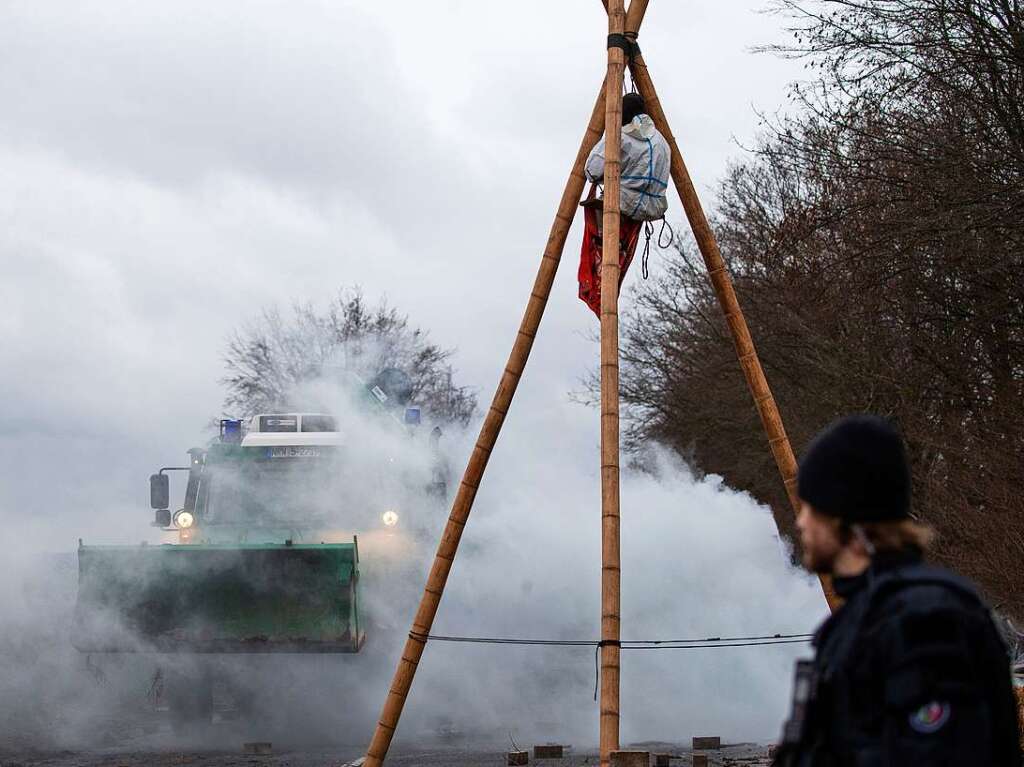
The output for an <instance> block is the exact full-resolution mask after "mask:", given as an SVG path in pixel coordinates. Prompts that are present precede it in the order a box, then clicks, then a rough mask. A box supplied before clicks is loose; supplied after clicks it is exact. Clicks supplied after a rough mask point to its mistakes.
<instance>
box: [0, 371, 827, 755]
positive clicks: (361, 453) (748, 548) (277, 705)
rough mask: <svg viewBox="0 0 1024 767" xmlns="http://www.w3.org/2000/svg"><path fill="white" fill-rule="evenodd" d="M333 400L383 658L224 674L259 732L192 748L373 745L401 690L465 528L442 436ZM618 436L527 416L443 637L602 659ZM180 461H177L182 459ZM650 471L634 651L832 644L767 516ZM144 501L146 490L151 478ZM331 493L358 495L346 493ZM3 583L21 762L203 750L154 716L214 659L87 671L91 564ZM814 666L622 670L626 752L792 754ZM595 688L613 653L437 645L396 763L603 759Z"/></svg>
mask: <svg viewBox="0 0 1024 767" xmlns="http://www.w3.org/2000/svg"><path fill="white" fill-rule="evenodd" d="M316 395H317V397H318V398H319V399H320V401H323V402H325V403H326V404H325V406H327V407H330V408H331V409H333V410H334V411H335V412H337V413H338V414H339V417H340V424H341V425H340V429H341V430H342V431H343V433H345V435H346V437H345V439H346V444H347V445H348V446H349V448H350V449H349V450H348V451H347V454H348V455H350V456H351V459H352V461H353V467H352V468H353V469H354V470H351V471H347V472H346V474H345V486H346V491H345V492H346V493H348V494H350V495H349V496H347V497H349V498H350V499H351V500H350V503H349V505H348V508H350V509H351V510H352V511H353V518H355V517H358V524H353V525H352V532H356V533H360V549H361V559H362V562H361V569H362V574H363V581H362V584H361V588H362V593H361V599H362V607H363V611H364V614H365V615H366V620H367V622H368V624H369V629H368V633H369V638H368V642H367V646H366V648H365V649H364V650H363V652H361V653H359V654H358V655H354V656H340V657H339V656H312V657H296V656H287V657H285V656H273V655H265V656H254V657H240V656H228V657H222V658H213V659H205V660H204V661H203V662H206V661H209V662H210V663H211V664H212V665H211V668H213V669H214V673H215V675H216V678H217V679H219V680H227V681H228V682H231V686H232V687H233V689H234V691H235V694H236V697H238V694H239V693H238V691H239V690H243V691H244V693H243V697H245V698H246V699H248V700H249V702H250V704H251V705H250V706H249V708H248V709H246V710H245V711H242V712H241V713H236V714H235V715H233V716H234V717H235V718H236V719H237V720H238V721H235V722H233V723H225V724H223V725H222V729H221V730H220V731H219V733H220V734H218V731H217V730H216V728H214V730H213V731H209V732H203V733H198V732H192V733H188V737H190V738H192V739H197V740H202V739H203V738H211V737H212V738H213V739H214V740H213V741H210V742H218V738H221V739H223V738H227V739H228V740H229V741H230V742H231V743H233V744H235V745H237V742H238V739H240V738H241V739H249V740H252V739H274V740H275V741H281V740H285V741H290V742H293V743H307V744H308V743H318V742H327V741H333V742H337V741H339V740H340V741H343V742H347V743H360V744H361V743H364V742H367V741H368V738H369V735H370V733H371V728H372V725H373V722H374V721H375V719H376V716H377V713H378V711H379V707H380V705H381V703H382V702H383V699H384V695H385V693H386V690H387V688H388V686H389V684H390V680H391V675H392V673H393V671H394V665H395V663H396V661H397V659H398V655H399V651H400V648H401V646H402V643H403V641H404V638H405V634H406V632H407V631H408V628H409V625H410V622H411V618H412V613H413V611H414V609H415V606H416V603H417V601H418V598H419V595H420V593H421V590H422V586H423V583H424V580H425V576H426V572H427V570H428V568H429V565H430V562H431V559H432V557H433V552H434V549H435V546H436V541H437V539H438V536H439V534H440V531H441V529H442V528H443V525H444V521H445V518H446V514H447V506H446V505H445V504H444V503H434V502H430V501H429V500H428V499H427V498H426V496H425V495H424V494H423V493H422V492H420V491H419V490H418V488H421V487H422V485H421V484H420V483H421V482H422V480H423V479H424V478H425V477H427V476H429V463H430V461H428V460H426V459H425V458H424V456H426V455H427V451H426V449H425V445H426V443H427V439H426V435H425V434H424V433H423V432H420V433H415V434H412V435H410V434H409V432H408V430H406V429H405V428H404V427H401V428H395V424H394V423H392V422H389V421H387V420H386V419H383V420H382V419H381V418H380V417H379V415H374V414H368V413H369V411H365V410H363V409H361V408H359V407H356V406H353V403H352V400H351V398H350V397H349V396H348V395H347V394H344V395H343V394H341V393H339V391H338V390H337V389H335V388H334V387H333V386H332V385H329V384H324V383H321V384H318V388H317V391H316ZM597 422H598V415H597V413H596V412H595V411H593V410H590V409H587V408H583V407H580V406H578V405H574V404H571V403H569V402H568V401H566V398H565V397H564V395H563V394H562V393H561V392H557V391H555V392H542V391H539V390H537V389H529V390H527V391H526V392H525V396H521V399H520V400H518V401H516V402H515V403H514V405H513V408H512V410H511V412H510V414H509V417H508V420H507V422H506V425H505V428H504V431H503V433H502V435H501V437H500V439H499V442H498V445H497V447H496V449H495V451H494V453H493V455H492V458H491V462H490V466H489V468H488V470H487V473H486V475H485V478H484V481H483V484H482V485H481V488H480V492H479V494H478V496H477V499H476V503H475V507H474V510H473V514H472V516H471V518H470V521H469V524H468V525H467V527H466V531H465V534H464V537H463V540H462V545H461V549H460V552H459V555H458V557H457V559H456V562H455V566H454V568H453V570H452V574H451V578H450V580H449V583H448V588H447V591H446V593H445V597H444V600H443V602H442V604H441V609H440V612H439V614H438V617H437V621H436V623H435V626H434V633H435V634H442V635H469V636H485V637H516V638H555V639H580V640H594V639H597V638H599V634H600V621H599V617H600V598H599V595H600V486H599V472H598V466H599V460H598V435H597V428H596V427H597ZM382 423H387V426H386V427H382ZM477 426H478V424H474V425H473V426H472V427H471V428H470V429H468V430H466V431H465V432H460V431H454V430H449V431H448V432H447V433H446V434H445V436H444V437H443V439H442V440H441V450H442V452H443V456H444V458H445V460H446V462H447V463H448V464H449V465H450V466H451V467H453V469H454V471H453V473H452V475H451V476H450V477H449V501H450V497H451V495H452V494H453V493H454V490H455V488H456V486H457V483H458V480H459V479H460V477H461V470H462V468H463V467H464V465H465V461H466V458H467V456H468V455H469V454H470V452H471V449H472V445H473V442H474V441H475V438H476V427H477ZM421 428H422V429H423V431H426V430H427V429H429V427H421ZM180 447H181V446H178V445H171V446H168V454H169V455H174V454H176V453H177V452H178V450H179V449H180ZM431 460H432V459H431ZM643 463H644V465H645V468H644V469H643V470H640V469H637V468H629V469H624V470H623V475H622V552H623V553H622V568H623V570H622V587H623V596H622V616H623V618H622V627H623V628H622V632H623V638H624V639H674V638H692V637H710V636H746V635H761V634H774V633H776V632H778V633H801V632H806V631H809V630H811V629H812V628H813V627H814V626H815V625H816V624H817V622H818V621H819V620H820V619H821V617H823V615H824V613H825V607H824V602H823V600H822V598H821V595H820V591H819V589H818V586H817V584H816V582H815V581H813V579H811V578H809V577H807V576H806V575H803V574H801V573H799V572H796V571H794V570H793V569H792V568H791V567H790V565H789V564H788V559H787V552H786V550H785V548H784V546H783V545H782V544H781V543H780V541H779V540H778V538H777V535H776V532H775V529H774V525H773V522H772V518H771V515H770V513H769V512H768V510H767V509H765V508H763V507H761V506H759V505H757V504H756V503H754V502H753V501H752V500H751V499H750V498H749V497H748V496H747V495H745V494H743V493H738V492H735V491H733V490H730V489H729V488H727V487H725V486H724V485H722V483H721V481H720V480H719V479H718V478H716V477H704V478H700V479H698V478H695V477H694V475H693V474H692V473H691V472H690V471H689V470H688V469H687V468H686V466H685V465H683V464H682V462H681V461H679V460H678V458H676V457H675V456H673V455H671V454H669V453H667V452H666V451H663V450H660V449H658V448H656V447H652V448H651V449H650V450H649V452H648V454H647V455H645V456H644V461H643ZM391 467H398V468H397V469H391ZM154 468H156V467H154ZM381 469H383V470H384V471H383V473H382V471H381ZM390 471H393V472H394V476H401V477H404V479H403V482H404V483H405V490H406V491H407V492H405V495H404V496H403V500H402V501H401V502H400V504H401V508H399V514H400V516H401V523H400V527H402V529H403V530H407V531H411V532H409V533H408V534H407V535H404V536H403V535H400V534H392V535H390V536H388V535H383V534H381V532H380V529H379V528H380V526H379V524H378V522H377V519H378V510H379V509H378V502H379V500H380V499H379V496H380V495H381V494H382V492H383V491H382V490H381V488H382V487H383V485H382V484H381V482H382V481H383V480H382V477H383V478H385V479H386V478H387V476H388V475H389V472H390ZM138 480H139V481H140V483H142V484H144V482H145V478H144V475H143V476H140V477H138ZM385 484H386V483H385ZM400 484H401V483H400ZM332 488H333V489H332V491H331V492H332V493H337V492H338V490H337V488H338V484H337V483H332ZM388 492H391V491H388ZM388 505H394V499H393V498H389V500H388ZM367 507H369V511H367ZM380 508H383V505H381V506H380ZM357 510H358V511H359V512H360V513H359V514H356V511H357ZM123 513H124V512H123ZM131 513H133V514H139V515H143V516H144V515H145V514H146V512H145V510H144V509H139V510H136V511H133V512H131ZM107 516H109V515H107ZM97 538H99V533H94V534H93V535H92V539H93V540H94V542H101V541H99V540H97ZM0 568H2V572H0V614H2V616H3V625H2V628H0V717H2V720H3V721H4V722H5V723H6V726H4V728H3V730H4V735H3V740H4V741H6V742H7V743H16V744H18V743H20V744H32V745H36V746H49V747H82V746H96V745H103V744H109V743H116V742H120V741H123V740H124V739H125V738H126V737H134V738H146V737H149V738H150V739H151V742H152V743H154V744H157V745H159V744H161V743H169V742H174V743H176V744H177V743H181V742H182V741H181V737H183V736H177V738H178V739H177V740H173V741H168V740H167V738H168V737H170V736H168V735H167V734H166V733H165V732H164V730H159V727H161V726H162V725H159V723H158V722H159V717H158V716H157V715H156V714H153V715H152V716H150V715H149V714H147V715H146V716H138V712H139V711H142V710H144V709H146V706H147V705H149V693H150V692H151V687H152V685H153V683H154V679H157V677H156V676H155V675H156V670H157V669H158V668H161V669H163V673H164V674H165V675H166V674H167V673H169V671H168V669H169V668H170V670H171V671H177V672H179V673H189V670H190V668H192V665H193V663H194V662H195V661H196V659H195V658H190V657H187V656H163V657H161V656H156V655H151V654H141V655H134V656H102V657H97V656H87V655H82V654H79V653H78V652H76V651H75V650H74V649H73V648H72V647H71V644H70V637H69V635H68V634H69V632H70V631H71V630H72V623H71V620H70V613H71V610H72V607H73V602H74V589H75V575H76V572H75V561H74V554H73V552H69V553H65V554H60V555H46V556H43V555H42V554H40V552H39V551H31V550H23V551H21V552H20V553H19V554H18V555H17V556H14V557H8V558H6V559H5V560H4V562H3V563H2V565H0ZM807 652H808V648H806V647H805V646H803V645H779V646H768V647H753V648H732V649H694V650H652V651H623V653H622V740H623V742H630V741H634V742H635V741H643V740H656V739H657V740H668V741H682V740H685V739H687V738H689V737H690V736H691V735H696V734H718V735H721V736H722V737H723V738H724V739H726V740H732V741H736V740H767V739H771V738H773V737H775V736H776V735H777V734H778V731H779V727H780V724H781V720H782V718H783V717H784V715H785V705H786V698H787V696H788V693H789V687H790V682H789V677H790V669H791V666H792V662H793V660H794V658H795V657H798V656H801V655H806V654H807ZM594 683H595V667H594V650H593V649H592V648H548V647H520V646H512V645H475V644H446V643H441V642H435V643H431V644H430V645H429V646H428V648H427V650H426V653H425V655H424V659H423V662H422V663H421V665H420V669H419V674H418V676H417V678H416V681H415V684H414V686H413V690H412V694H411V695H410V698H409V701H408V704H407V706H406V711H405V714H404V716H403V719H402V722H401V726H400V728H399V733H398V741H397V742H399V743H401V742H402V741H407V740H408V739H410V738H412V737H415V738H420V737H422V736H423V735H424V734H428V735H434V736H436V735H446V736H449V737H464V738H466V739H467V740H468V741H470V742H487V743H500V742H502V741H504V740H505V739H506V738H507V734H508V733H509V732H511V733H513V734H514V735H515V737H516V738H517V739H518V740H519V741H520V742H530V741H531V740H545V739H553V740H560V741H568V742H572V743H574V744H576V745H578V746H588V745H593V744H594V743H595V742H596V738H597V721H598V715H597V704H596V703H595V702H594V701H593V697H592V696H593V691H594ZM150 708H152V707H151V706H150ZM132 712H135V714H136V716H135V718H134V719H133V718H132V715H131V714H132ZM155 723H156V724H155ZM154 728H157V730H155V729H154ZM211 732H212V734H211ZM147 733H148V734H147ZM119 739H120V741H119ZM204 742H206V741H204Z"/></svg>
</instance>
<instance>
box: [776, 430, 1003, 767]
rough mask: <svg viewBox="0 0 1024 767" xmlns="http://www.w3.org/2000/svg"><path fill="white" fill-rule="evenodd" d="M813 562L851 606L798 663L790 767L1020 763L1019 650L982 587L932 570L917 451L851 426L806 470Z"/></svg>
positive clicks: (781, 756) (814, 447)
mask: <svg viewBox="0 0 1024 767" xmlns="http://www.w3.org/2000/svg"><path fill="white" fill-rule="evenodd" d="M798 488H799V494H800V498H801V508H800V512H799V515H798V517H797V527H798V529H799V532H800V541H801V544H802V547H803V563H804V566H805V567H807V568H808V569H809V570H811V571H812V572H815V573H820V574H828V575H831V576H832V578H833V581H832V582H833V585H834V588H835V591H836V593H837V595H838V596H839V597H840V598H841V599H842V600H844V603H843V605H842V606H841V607H839V608H838V609H837V610H836V611H835V612H834V613H833V614H832V616H831V617H830V618H828V619H827V620H826V621H825V623H824V624H823V625H822V626H821V628H819V629H818V632H817V633H816V635H815V639H814V648H815V657H814V660H813V661H801V662H800V663H798V664H797V675H796V682H795V684H794V696H793V710H792V712H791V716H790V719H789V721H788V722H787V723H786V725H785V727H784V729H783V736H782V742H781V744H780V746H779V749H778V752H777V754H776V758H775V765H777V766H779V767H782V766H784V767H822V766H824V765H829V766H834V767H841V766H845V765H849V766H850V767H854V766H856V767H874V766H875V765H879V766H881V765H886V766H887V767H890V766H891V767H904V766H906V767H918V766H920V767H931V766H932V765H970V766H971V767H990V766H993V767H994V766H996V765H998V767H1010V766H1012V767H1019V766H1020V764H1021V755H1020V750H1019V749H1020V747H1019V744H1018V724H1017V709H1016V703H1015V700H1014V696H1013V689H1012V681H1011V676H1010V661H1009V657H1008V654H1007V649H1006V646H1005V644H1004V643H1003V641H1002V639H1001V638H1000V636H999V634H998V632H997V630H996V628H995V626H994V624H993V622H992V618H991V615H990V614H989V611H988V609H987V608H986V606H985V605H984V603H983V602H982V601H981V599H980V598H979V596H978V594H977V592H976V591H975V589H974V587H973V586H972V585H971V584H970V583H968V582H967V581H965V580H963V579H962V578H959V577H957V576H956V575H953V574H952V573H950V572H948V571H946V570H943V569H941V568H938V567H933V566H930V565H927V564H925V563H924V561H923V559H922V555H923V553H924V551H925V549H927V547H928V544H929V542H930V539H931V537H932V534H931V531H930V530H929V529H928V528H926V527H924V526H923V525H921V524H919V523H917V522H915V521H913V520H912V519H911V517H910V472H909V469H908V465H907V459H906V454H905V451H904V447H903V441H902V439H901V437H900V435H899V433H898V432H897V431H896V430H895V429H894V428H893V427H892V426H890V425H889V423H888V422H886V421H885V420H883V419H881V418H877V417H874V416H852V417H849V418H844V419H842V420H840V421H838V422H836V423H835V424H833V425H832V426H831V427H830V428H828V429H827V430H826V431H824V432H823V433H822V434H820V435H819V436H818V437H817V439H815V441H814V442H813V443H812V444H811V446H810V448H809V449H808V451H807V453H806V455H805V456H804V458H803V460H802V461H801V463H800V473H799V477H798Z"/></svg>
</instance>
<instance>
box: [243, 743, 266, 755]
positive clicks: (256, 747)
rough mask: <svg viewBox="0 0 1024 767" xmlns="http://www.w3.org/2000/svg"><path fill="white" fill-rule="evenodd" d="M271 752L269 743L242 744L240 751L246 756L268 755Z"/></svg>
mask: <svg viewBox="0 0 1024 767" xmlns="http://www.w3.org/2000/svg"><path fill="white" fill-rule="evenodd" d="M273 750H274V749H273V748H272V746H271V744H270V743H261V742H254V743H243V744H242V751H244V752H245V753H247V754H269V753H271V752H272V751H273Z"/></svg>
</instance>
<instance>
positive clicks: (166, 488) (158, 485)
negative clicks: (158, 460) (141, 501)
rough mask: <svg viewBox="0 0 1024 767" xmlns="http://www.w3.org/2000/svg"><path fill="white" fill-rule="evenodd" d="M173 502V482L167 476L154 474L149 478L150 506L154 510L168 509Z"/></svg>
mask: <svg viewBox="0 0 1024 767" xmlns="http://www.w3.org/2000/svg"><path fill="white" fill-rule="evenodd" d="M170 502H171V482H170V478H169V477H168V476H167V475H166V474H152V475H150V477H149V505H150V506H151V507H152V508H154V509H166V508H167V507H168V506H170Z"/></svg>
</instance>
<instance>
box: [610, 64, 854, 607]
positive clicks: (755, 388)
mask: <svg viewBox="0 0 1024 767" xmlns="http://www.w3.org/2000/svg"><path fill="white" fill-rule="evenodd" d="M630 69H631V71H632V73H633V81H634V82H635V83H636V86H637V88H638V89H639V91H640V95H641V96H642V97H643V100H644V107H645V108H646V110H647V114H648V115H650V117H651V119H652V120H654V124H655V126H656V127H657V129H658V130H659V131H660V132H661V134H662V135H663V136H664V137H665V140H666V141H667V142H668V145H669V148H670V149H671V151H672V163H671V167H672V180H673V181H674V182H675V186H676V191H677V192H678V193H679V199H680V200H681V201H682V203H683V210H684V211H685V212H686V218H687V219H688V220H689V222H690V228H691V229H692V230H693V237H694V239H695V240H696V241H697V247H698V248H699V249H700V254H701V256H702V257H703V258H704V264H705V265H706V266H707V270H708V277H709V278H710V279H711V285H712V287H713V288H714V290H715V296H716V297H717V298H718V303H719V305H720V306H721V308H722V313H723V314H724V315H725V320H726V324H727V325H728V327H729V333H730V335H731V336H732V340H733V344H734V345H735V347H736V356H737V358H738V359H739V363H740V367H741V368H742V370H743V376H744V378H746V380H747V386H748V388H749V389H750V394H751V396H752V397H753V398H754V405H755V406H756V407H757V412H758V415H759V416H760V417H761V424H762V426H763V427H764V430H765V434H766V435H767V437H768V446H769V447H770V448H771V451H772V456H773V457H774V458H775V465H776V466H777V467H778V469H779V474H781V475H782V482H783V484H784V485H785V487H786V494H787V495H788V496H789V502H790V505H792V507H793V511H794V512H798V511H799V510H800V498H799V496H798V495H797V488H796V475H797V463H796V457H795V456H794V455H793V448H792V446H791V445H790V444H789V437H787V436H786V429H785V427H784V426H783V423H782V415H781V414H780V413H779V407H778V405H777V404H776V402H775V397H774V396H773V395H772V391H771V389H770V388H769V386H768V380H767V379H766V378H765V375H764V369H763V368H762V367H761V361H760V360H759V359H758V357H757V350H756V349H755V348H754V340H753V338H752V337H751V335H750V328H749V327H748V326H747V320H746V318H745V317H744V316H743V310H742V309H741V308H740V304H739V300H738V299H737V298H736V291H735V290H734V289H733V285H732V278H731V277H730V276H729V271H728V269H727V268H726V265H725V260H724V259H723V258H722V252H721V250H719V247H718V241H717V240H716V239H715V235H714V232H712V230H711V225H710V224H709V223H708V219H707V216H705V215H704V208H703V206H702V205H701V203H700V198H699V197H698V196H697V190H696V189H695V188H694V186H693V181H692V180H691V179H690V173H689V171H688V170H687V169H686V163H685V162H683V156H682V154H681V153H680V151H679V146H678V145H677V144H676V140H675V137H674V136H673V135H672V130H671V128H669V125H668V119H667V118H666V117H665V111H664V110H663V109H662V107H661V101H660V100H659V99H658V93H657V91H656V90H655V89H654V82H653V81H652V80H651V75H650V72H648V70H647V64H646V63H645V62H644V58H643V56H642V55H641V54H640V53H637V54H636V55H635V56H634V57H633V59H632V61H631V62H630ZM820 580H821V588H822V591H824V593H825V600H826V601H827V602H828V605H829V607H830V608H831V609H833V610H834V609H835V608H836V606H837V605H838V604H839V601H838V597H837V596H836V594H835V592H834V591H833V590H832V582H831V579H830V578H828V577H827V576H820Z"/></svg>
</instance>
